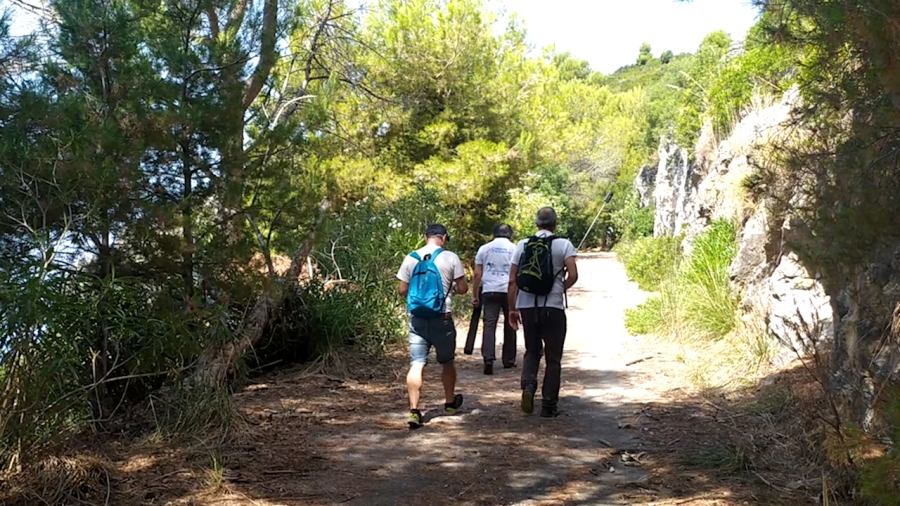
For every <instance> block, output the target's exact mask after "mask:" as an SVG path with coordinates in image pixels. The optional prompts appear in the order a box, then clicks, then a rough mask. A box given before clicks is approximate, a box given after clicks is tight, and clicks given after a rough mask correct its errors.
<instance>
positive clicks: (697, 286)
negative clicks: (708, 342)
mask: <svg viewBox="0 0 900 506" xmlns="http://www.w3.org/2000/svg"><path fill="white" fill-rule="evenodd" d="M674 240H675V239H671V238H670V239H669V241H674ZM655 241H659V238H657V239H655ZM638 244H639V243H638V242H635V243H634V245H632V246H630V247H629V250H628V251H627V252H626V253H625V254H624V255H622V256H623V257H624V260H623V262H624V263H625V266H626V272H628V275H629V277H631V278H632V279H634V280H635V281H638V282H639V284H640V281H639V280H638V278H636V277H635V276H638V277H639V278H641V279H643V280H644V282H645V284H646V283H647V280H648V278H649V279H650V280H653V281H655V278H654V277H653V276H656V275H659V273H660V272H666V271H662V270H661V269H659V267H660V266H665V265H673V266H675V267H674V268H672V269H670V270H668V271H667V272H668V274H667V275H664V277H663V279H661V280H659V281H658V291H659V295H655V296H654V297H651V298H650V299H648V300H647V301H646V302H645V303H644V304H641V305H640V306H638V307H637V308H634V309H630V310H627V311H626V313H625V326H626V328H627V329H628V330H629V332H631V333H632V334H659V335H664V336H667V337H672V338H676V339H696V338H700V339H719V338H722V337H724V336H726V335H727V334H728V333H729V332H731V331H732V330H733V329H734V327H735V322H736V321H737V310H738V306H737V299H736V297H735V296H734V294H733V293H732V292H731V287H730V285H729V279H730V278H729V274H728V267H729V266H730V265H731V261H732V260H733V259H734V256H735V254H736V253H737V242H736V232H735V225H734V223H733V222H732V221H730V220H716V221H714V222H713V223H712V224H711V226H710V227H709V229H708V230H707V231H706V232H704V233H703V234H701V235H700V236H698V237H697V238H696V239H695V240H694V247H693V250H692V251H691V254H690V255H689V256H688V257H686V258H684V259H683V260H680V261H679V259H678V258H679V255H677V254H676V253H674V252H673V249H667V250H662V251H661V249H656V250H651V251H650V253H649V254H648V252H647V249H643V250H642V249H638V248H646V246H645V245H641V246H637V245H638ZM645 244H646V243H645ZM632 248H634V249H632ZM675 251H677V250H675ZM665 253H668V254H669V255H671V256H669V257H666V256H665ZM629 265H631V268H629ZM647 266H651V267H647ZM648 274H649V276H648Z"/></svg>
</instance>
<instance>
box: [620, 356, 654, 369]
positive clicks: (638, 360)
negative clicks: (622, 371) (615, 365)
mask: <svg viewBox="0 0 900 506" xmlns="http://www.w3.org/2000/svg"><path fill="white" fill-rule="evenodd" d="M651 358H653V355H650V356H647V357H644V358H639V359H637V360H632V361H631V362H628V363H627V364H625V367H629V366H632V365H634V364H640V363H641V362H643V361H645V360H650V359H651Z"/></svg>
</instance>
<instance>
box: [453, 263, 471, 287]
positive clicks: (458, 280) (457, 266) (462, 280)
mask: <svg viewBox="0 0 900 506" xmlns="http://www.w3.org/2000/svg"><path fill="white" fill-rule="evenodd" d="M453 264H454V265H453V278H454V279H453V284H454V285H456V293H457V294H459V295H465V294H466V292H468V291H469V284H468V283H466V270H465V269H463V265H462V262H460V261H459V257H456V259H455V261H454V262H453ZM451 289H452V286H451Z"/></svg>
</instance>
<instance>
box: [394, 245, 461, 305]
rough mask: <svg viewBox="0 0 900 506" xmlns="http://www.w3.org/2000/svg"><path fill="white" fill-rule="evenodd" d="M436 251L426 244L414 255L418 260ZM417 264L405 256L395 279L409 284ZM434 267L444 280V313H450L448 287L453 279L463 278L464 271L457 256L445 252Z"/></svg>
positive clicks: (408, 256)
mask: <svg viewBox="0 0 900 506" xmlns="http://www.w3.org/2000/svg"><path fill="white" fill-rule="evenodd" d="M437 249H438V247H437V246H436V245H434V244H426V245H425V246H423V247H421V248H419V249H417V250H416V253H418V254H419V257H420V258H425V255H430V254H432V253H434V252H435V250H437ZM417 263H419V261H418V260H416V259H415V258H413V257H411V256H410V255H406V258H404V259H403V263H402V264H400V271H399V272H397V279H399V280H400V281H403V282H404V283H409V278H410V277H412V272H413V269H414V268H415V267H416V264H417ZM434 265H436V266H437V268H438V271H439V272H440V273H441V278H443V280H444V293H446V294H447V300H446V301H445V302H444V312H445V313H450V312H451V311H452V310H453V306H452V305H451V304H452V302H451V300H450V296H451V295H452V293H451V292H450V286H451V285H452V284H453V280H454V279H459V278H461V277H463V276H465V275H466V271H465V270H464V269H463V265H462V262H460V261H459V256H457V254H456V253H453V252H452V251H447V250H444V251H442V252H441V254H440V255H438V256H437V258H435V259H434Z"/></svg>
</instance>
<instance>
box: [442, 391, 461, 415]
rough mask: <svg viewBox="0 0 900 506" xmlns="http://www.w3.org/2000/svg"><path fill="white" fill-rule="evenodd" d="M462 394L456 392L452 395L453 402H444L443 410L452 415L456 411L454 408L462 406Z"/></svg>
mask: <svg viewBox="0 0 900 506" xmlns="http://www.w3.org/2000/svg"><path fill="white" fill-rule="evenodd" d="M462 403H463V396H462V394H456V395H454V396H453V402H445V403H444V412H445V413H447V414H450V415H452V414H453V413H456V410H457V409H459V408H460V406H462Z"/></svg>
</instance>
